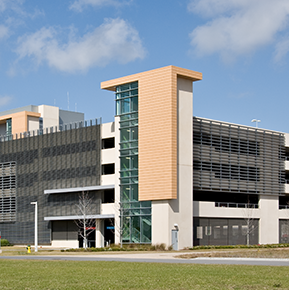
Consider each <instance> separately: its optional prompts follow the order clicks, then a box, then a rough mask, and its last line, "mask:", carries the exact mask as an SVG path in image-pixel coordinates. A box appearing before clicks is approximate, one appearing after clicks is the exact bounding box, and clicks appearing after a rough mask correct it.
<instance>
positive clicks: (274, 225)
mask: <svg viewBox="0 0 289 290" xmlns="http://www.w3.org/2000/svg"><path fill="white" fill-rule="evenodd" d="M259 210H260V221H259V243H260V244H276V243H279V197H278V196H262V195H261V196H260V200H259Z"/></svg>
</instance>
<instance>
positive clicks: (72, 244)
mask: <svg viewBox="0 0 289 290" xmlns="http://www.w3.org/2000/svg"><path fill="white" fill-rule="evenodd" d="M51 246H52V247H59V248H79V242H78V240H70V241H67V240H57V241H53V240H52V241H51Z"/></svg>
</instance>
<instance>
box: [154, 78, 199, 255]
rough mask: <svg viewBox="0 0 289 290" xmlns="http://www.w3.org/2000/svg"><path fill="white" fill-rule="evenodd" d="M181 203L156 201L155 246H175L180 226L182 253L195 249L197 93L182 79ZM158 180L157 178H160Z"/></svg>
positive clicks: (179, 137)
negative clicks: (194, 200) (194, 110)
mask: <svg viewBox="0 0 289 290" xmlns="http://www.w3.org/2000/svg"><path fill="white" fill-rule="evenodd" d="M177 98H178V107H177V113H178V132H177V134H178V135H177V140H178V143H177V154H178V155H177V156H178V159H177V164H176V166H177V174H178V189H177V190H178V191H177V199H174V200H159V201H152V243H153V244H156V243H165V244H166V245H167V246H170V245H171V243H172V237H171V232H172V229H174V228H175V227H174V225H176V224H177V225H178V230H179V232H178V234H179V249H183V248H184V247H192V246H193V137H192V134H193V91H192V81H190V80H188V79H184V78H180V77H178V79H177ZM156 178H157V177H156Z"/></svg>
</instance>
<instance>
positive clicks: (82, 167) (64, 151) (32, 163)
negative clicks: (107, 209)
mask: <svg viewBox="0 0 289 290" xmlns="http://www.w3.org/2000/svg"><path fill="white" fill-rule="evenodd" d="M9 139H10V140H9ZM0 141H2V142H0V162H2V166H3V170H2V177H1V176H0V184H1V178H2V185H3V190H2V192H0V194H1V193H2V196H3V194H4V192H6V191H5V190H10V192H9V194H10V197H9V198H10V203H11V206H10V209H11V210H10V213H9V214H10V220H9V223H7V220H3V219H4V215H3V214H2V220H1V209H0V230H1V233H2V237H3V238H6V239H8V240H9V241H10V242H12V243H16V244H17V243H18V244H19V243H20V244H23V243H24V244H26V243H27V244H28V243H33V239H34V206H33V205H31V204H30V203H31V202H33V201H37V202H38V209H39V212H38V221H39V222H38V225H39V226H38V233H39V243H40V244H48V243H50V223H49V222H47V221H44V217H45V216H58V215H70V214H73V213H74V210H75V204H74V203H77V194H76V193H72V194H70V193H65V194H62V195H55V196H54V197H49V196H48V195H45V194H44V190H45V189H60V188H74V187H84V186H96V185H100V176H101V170H100V169H101V166H100V162H101V161H100V144H101V137H100V121H99V120H94V121H93V122H81V123H78V124H73V125H68V126H62V127H61V128H50V129H45V130H44V131H37V132H27V133H24V134H21V135H18V136H16V135H15V136H11V138H3V139H1V140H0ZM7 164H10V166H11V168H10V169H9V170H10V171H11V172H15V170H16V164H17V170H16V175H15V176H16V177H17V178H16V177H15V185H13V182H14V181H13V180H14V177H13V176H14V175H12V174H11V175H8V176H6V175H4V172H6V171H5V170H8V169H6V167H5V166H6V165H7ZM4 167H5V168H4ZM0 174H1V165H0ZM8 179H9V182H10V184H11V189H10V188H9V189H5V188H4V187H5V186H6V185H5V184H8V183H7V182H8V181H7V180H8ZM16 180H17V183H16ZM12 181H13V182H12ZM4 185H5V186H4ZM13 186H14V188H13ZM15 196H17V199H16V200H17V208H16V211H15V209H14V208H15V207H14V206H13V198H14V199H15ZM93 198H94V199H95V200H94V202H95V212H94V213H93V214H95V213H99V207H100V204H99V200H97V198H96V195H94V196H93ZM2 199H3V198H2ZM5 202H6V201H5ZM2 203H4V201H3V202H2ZM14 204H16V203H14ZM0 206H1V198H0ZM3 208H4V207H3ZM13 215H14V216H13Z"/></svg>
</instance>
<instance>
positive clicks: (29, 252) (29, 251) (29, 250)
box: [26, 245, 31, 254]
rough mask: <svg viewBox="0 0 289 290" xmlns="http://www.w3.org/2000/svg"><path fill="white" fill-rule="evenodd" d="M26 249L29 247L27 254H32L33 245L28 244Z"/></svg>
mask: <svg viewBox="0 0 289 290" xmlns="http://www.w3.org/2000/svg"><path fill="white" fill-rule="evenodd" d="M26 249H27V254H31V246H30V245H28V246H27V248H26Z"/></svg>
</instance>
